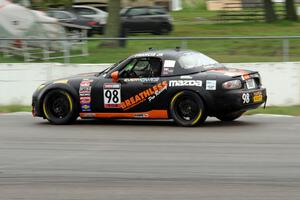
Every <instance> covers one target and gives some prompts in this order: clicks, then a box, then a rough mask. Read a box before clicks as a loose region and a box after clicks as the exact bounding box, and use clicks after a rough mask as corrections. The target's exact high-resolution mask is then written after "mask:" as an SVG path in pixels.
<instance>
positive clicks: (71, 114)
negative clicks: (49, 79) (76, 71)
mask: <svg viewBox="0 0 300 200" xmlns="http://www.w3.org/2000/svg"><path fill="white" fill-rule="evenodd" d="M43 112H44V115H45V117H46V119H47V120H48V121H49V122H51V123H53V124H69V123H71V122H73V121H75V120H76V119H77V117H78V112H77V108H76V106H75V105H74V100H73V98H72V97H71V95H70V94H69V93H67V92H66V91H63V90H52V91H50V92H49V93H47V94H46V96H45V98H44V101H43Z"/></svg>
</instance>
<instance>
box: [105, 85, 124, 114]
mask: <svg viewBox="0 0 300 200" xmlns="http://www.w3.org/2000/svg"><path fill="white" fill-rule="evenodd" d="M103 97H104V107H105V108H120V107H121V85H120V84H118V83H110V84H105V85H104V87H103Z"/></svg>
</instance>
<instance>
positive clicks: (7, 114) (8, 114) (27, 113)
mask: <svg viewBox="0 0 300 200" xmlns="http://www.w3.org/2000/svg"><path fill="white" fill-rule="evenodd" d="M0 115H5V116H24V115H32V114H31V112H12V113H0Z"/></svg>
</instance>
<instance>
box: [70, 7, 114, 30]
mask: <svg viewBox="0 0 300 200" xmlns="http://www.w3.org/2000/svg"><path fill="white" fill-rule="evenodd" d="M72 10H73V12H74V13H76V14H77V15H80V16H83V17H86V18H90V19H93V20H95V21H97V22H98V23H99V24H102V25H104V24H106V21H107V16H108V13H107V12H105V11H103V10H100V9H98V8H95V7H92V6H81V5H80V6H72Z"/></svg>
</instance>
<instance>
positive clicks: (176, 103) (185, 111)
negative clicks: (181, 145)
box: [170, 91, 207, 126]
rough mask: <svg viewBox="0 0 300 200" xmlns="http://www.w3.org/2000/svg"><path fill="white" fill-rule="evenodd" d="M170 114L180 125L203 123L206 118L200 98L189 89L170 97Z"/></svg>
mask: <svg viewBox="0 0 300 200" xmlns="http://www.w3.org/2000/svg"><path fill="white" fill-rule="evenodd" d="M170 114H171V117H172V118H173V119H174V121H175V122H176V123H177V124H178V125H180V126H195V125H198V124H203V123H204V121H205V120H206V118H207V115H206V112H205V106H204V103H203V101H202V99H201V98H200V96H199V95H197V94H196V93H194V92H191V91H182V92H179V93H177V94H176V95H175V96H174V97H173V98H172V101H171V104H170Z"/></svg>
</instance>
